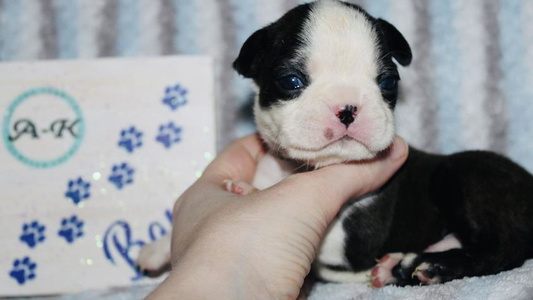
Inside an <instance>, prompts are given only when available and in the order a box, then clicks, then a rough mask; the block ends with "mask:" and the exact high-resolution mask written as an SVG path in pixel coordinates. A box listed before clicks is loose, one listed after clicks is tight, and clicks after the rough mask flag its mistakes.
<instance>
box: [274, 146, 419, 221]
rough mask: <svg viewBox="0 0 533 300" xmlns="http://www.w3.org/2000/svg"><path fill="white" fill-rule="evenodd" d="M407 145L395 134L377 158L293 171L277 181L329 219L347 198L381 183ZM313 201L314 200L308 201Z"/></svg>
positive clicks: (403, 157) (399, 162)
mask: <svg viewBox="0 0 533 300" xmlns="http://www.w3.org/2000/svg"><path fill="white" fill-rule="evenodd" d="M408 152H409V147H408V146H407V143H406V142H405V141H404V140H403V139H402V138H400V137H396V138H395V139H394V141H393V146H392V147H391V148H390V150H389V151H388V153H387V154H386V155H384V156H380V157H379V158H376V159H373V160H370V161H365V162H356V163H347V164H339V165H332V166H328V167H324V168H322V169H319V170H316V171H312V172H306V173H300V174H295V175H293V176H291V177H288V178H287V180H285V181H282V182H281V183H280V184H282V185H287V188H289V189H291V188H292V189H294V188H295V187H299V188H298V190H299V192H301V193H304V194H305V195H302V196H303V197H302V198H303V199H307V200H306V201H307V203H306V204H307V205H311V204H316V205H318V206H319V208H320V209H321V211H322V212H323V213H325V214H326V215H325V216H326V218H327V219H328V220H332V219H333V218H334V217H335V216H336V215H337V213H338V211H339V210H340V208H341V207H342V205H343V204H344V203H345V202H346V201H347V200H348V199H350V198H354V197H359V196H362V195H365V194H367V193H369V192H372V191H374V190H376V189H378V188H380V187H381V186H382V185H384V184H385V183H386V182H387V181H388V180H389V179H390V178H391V177H392V175H394V173H395V172H396V171H397V170H398V169H399V168H400V167H401V166H402V165H403V163H404V162H405V160H406V159H407V156H408ZM309 201H315V202H316V203H309Z"/></svg>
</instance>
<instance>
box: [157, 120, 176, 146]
mask: <svg viewBox="0 0 533 300" xmlns="http://www.w3.org/2000/svg"><path fill="white" fill-rule="evenodd" d="M156 141H158V142H160V143H162V144H163V145H164V146H165V147H166V148H167V149H168V148H170V147H172V145H174V144H176V143H179V142H180V141H181V127H179V126H176V124H174V122H169V123H168V124H166V125H161V126H159V134H158V135H157V138H156Z"/></svg>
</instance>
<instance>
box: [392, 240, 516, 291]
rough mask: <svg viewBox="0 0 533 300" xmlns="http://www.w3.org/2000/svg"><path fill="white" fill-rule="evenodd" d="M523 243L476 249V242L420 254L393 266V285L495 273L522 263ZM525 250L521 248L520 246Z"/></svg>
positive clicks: (440, 281) (441, 281)
mask: <svg viewBox="0 0 533 300" xmlns="http://www.w3.org/2000/svg"><path fill="white" fill-rule="evenodd" d="M523 246H524V245H517V244H516V243H515V244H508V245H502V246H495V247H490V248H489V247H486V248H479V247H478V245H475V246H471V247H465V248H463V249H451V250H448V251H444V252H433V253H421V254H418V255H416V257H414V258H413V259H412V261H411V262H410V263H399V264H398V265H396V266H395V267H394V268H393V269H392V275H393V276H394V277H395V278H396V282H395V284H396V285H399V286H405V285H417V284H436V283H443V282H447V281H451V280H454V279H460V278H463V277H471V276H482V275H490V274H497V273H499V272H501V271H506V270H510V269H513V268H516V267H519V266H521V265H522V264H523V263H524V261H525V259H526V255H525V254H524V253H523V252H522V251H520V250H519V249H520V248H522V247H523ZM522 249H524V248H522Z"/></svg>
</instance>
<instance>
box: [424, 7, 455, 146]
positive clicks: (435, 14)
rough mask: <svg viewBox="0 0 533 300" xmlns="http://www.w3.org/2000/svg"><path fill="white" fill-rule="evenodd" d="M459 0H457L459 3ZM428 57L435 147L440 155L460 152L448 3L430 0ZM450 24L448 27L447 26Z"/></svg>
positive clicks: (453, 19) (453, 33)
mask: <svg viewBox="0 0 533 300" xmlns="http://www.w3.org/2000/svg"><path fill="white" fill-rule="evenodd" d="M459 1H460V0H459ZM429 7H430V10H429V11H430V14H431V18H430V20H431V37H432V41H431V45H432V47H431V54H432V57H433V60H435V61H439V62H440V63H436V64H435V77H436V78H437V79H436V82H435V92H436V94H435V98H436V99H437V103H438V107H439V109H438V114H437V117H438V120H437V121H438V128H439V137H438V147H439V149H440V150H441V151H442V152H444V153H452V152H455V151H458V150H460V149H461V146H460V144H461V135H460V134H459V133H460V132H461V125H462V124H461V118H460V115H459V114H458V112H459V110H460V108H461V106H460V103H459V100H460V99H459V97H457V91H460V90H461V87H462V86H461V81H462V76H461V73H460V72H457V70H460V68H461V66H460V62H461V50H460V49H459V39H458V36H457V35H458V32H457V30H456V27H455V26H453V24H454V21H455V18H456V15H455V14H454V11H453V4H452V2H451V1H431V2H430V5H429ZM449 25H451V26H449Z"/></svg>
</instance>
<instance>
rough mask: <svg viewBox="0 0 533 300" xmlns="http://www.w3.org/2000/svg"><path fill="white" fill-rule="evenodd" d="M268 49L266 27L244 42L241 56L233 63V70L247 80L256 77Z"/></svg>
mask: <svg viewBox="0 0 533 300" xmlns="http://www.w3.org/2000/svg"><path fill="white" fill-rule="evenodd" d="M267 48H268V27H265V28H262V29H259V30H258V31H256V32H254V34H252V35H251V36H250V37H249V38H248V39H247V40H246V42H244V45H243V46H242V48H241V51H240V53H239V56H238V57H237V59H235V61H234V62H233V68H234V69H235V70H236V71H237V72H238V73H239V74H241V75H242V76H244V77H246V78H254V77H256V76H257V74H258V71H259V66H260V65H261V61H262V60H263V58H264V53H265V51H266V50H267Z"/></svg>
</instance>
